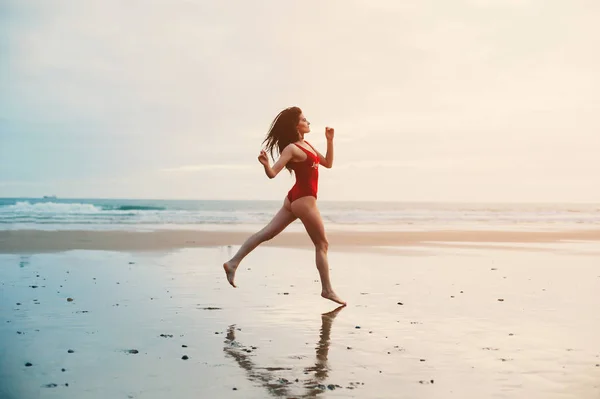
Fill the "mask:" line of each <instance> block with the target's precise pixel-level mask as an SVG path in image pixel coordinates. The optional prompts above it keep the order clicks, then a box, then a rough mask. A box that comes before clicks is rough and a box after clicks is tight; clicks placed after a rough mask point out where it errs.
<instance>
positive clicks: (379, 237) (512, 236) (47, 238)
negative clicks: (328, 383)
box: [0, 229, 600, 254]
mask: <svg viewBox="0 0 600 399" xmlns="http://www.w3.org/2000/svg"><path fill="white" fill-rule="evenodd" d="M250 235H251V233H249V232H239V231H198V230H160V231H152V232H133V231H122V230H113V231H83V230H58V231H44V230H6V231H0V253H5V254H7V253H8V254H10V253H41V252H44V253H49V252H62V251H69V250H110V251H164V250H175V249H182V248H197V247H219V246H228V245H241V244H242V243H243V242H244V240H245V239H246V238H248V237H249V236H250ZM327 237H328V240H329V243H330V250H336V249H339V250H352V249H357V248H362V249H368V248H378V247H405V246H416V245H423V246H431V245H434V246H435V245H441V244H436V243H446V244H447V243H453V244H472V243H505V244H524V243H527V244H534V243H539V244H547V243H559V242H564V241H600V229H595V230H564V231H507V230H485V231H481V230H435V231H433V230H432V231H384V232H366V231H360V232H346V231H344V232H342V231H332V232H328V233H327ZM262 245H264V246H271V247H283V248H311V247H312V245H313V244H312V242H311V241H310V238H309V237H308V235H307V234H306V233H305V232H296V231H284V232H283V233H281V234H280V235H279V236H277V237H275V238H274V239H273V240H271V241H267V242H265V243H263V244H262Z"/></svg>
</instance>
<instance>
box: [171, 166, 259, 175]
mask: <svg viewBox="0 0 600 399" xmlns="http://www.w3.org/2000/svg"><path fill="white" fill-rule="evenodd" d="M248 169H252V168H251V167H250V166H249V165H236V164H203V165H202V164H201V165H184V166H176V167H173V168H164V169H161V170H160V171H161V172H168V173H188V172H201V171H208V170H238V171H239V170H248Z"/></svg>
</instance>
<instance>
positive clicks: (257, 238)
mask: <svg viewBox="0 0 600 399" xmlns="http://www.w3.org/2000/svg"><path fill="white" fill-rule="evenodd" d="M294 220H296V216H294V214H293V213H292V209H291V207H290V201H289V200H288V199H287V198H286V199H285V200H284V202H283V206H282V207H281V209H280V210H279V212H277V214H276V215H275V216H274V217H273V219H272V220H271V222H269V224H268V225H266V226H265V227H264V228H263V229H262V230H260V231H259V232H257V233H255V234H253V235H251V236H250V237H248V239H247V240H246V241H245V242H244V243H243V244H242V246H241V247H240V249H239V250H238V251H237V253H236V254H235V255H234V256H233V258H231V259H230V260H229V261H227V262H225V263H224V264H223V268H224V269H225V274H226V275H227V281H229V284H231V285H232V286H234V287H235V283H234V281H233V280H234V278H235V271H236V269H237V268H238V266H239V264H240V262H241V261H242V259H244V258H245V257H246V255H248V254H249V253H250V252H252V251H253V250H254V248H256V247H257V246H259V245H260V244H261V243H263V242H265V241H268V240H270V239H272V238H274V237H275V236H276V235H277V234H279V233H281V232H282V231H283V230H284V229H285V228H286V227H287V226H288V225H289V224H290V223H292V222H293V221H294Z"/></svg>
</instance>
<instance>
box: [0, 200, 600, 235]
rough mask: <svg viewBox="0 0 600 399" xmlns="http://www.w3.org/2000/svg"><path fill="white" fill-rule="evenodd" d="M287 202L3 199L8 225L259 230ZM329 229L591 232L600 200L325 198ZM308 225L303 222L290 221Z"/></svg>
mask: <svg viewBox="0 0 600 399" xmlns="http://www.w3.org/2000/svg"><path fill="white" fill-rule="evenodd" d="M281 205H282V201H217V200H140V199H91V198H87V199H72V198H69V199H67V198H46V199H40V198H0V230H25V229H34V230H110V229H118V230H130V231H151V230H157V229H194V230H235V231H238V230H242V231H244V230H255V229H256V228H258V227H260V226H262V225H264V224H266V223H268V222H269V220H270V219H271V218H272V217H273V215H274V214H275V213H276V212H277V210H278V209H279V208H280V207H281ZM319 208H320V211H321V215H322V217H323V220H324V222H325V226H326V229H328V230H331V229H335V230H360V231H369V230H372V231H383V230H426V229H448V228H450V229H457V228H465V229H487V228H489V229H497V228H511V229H525V230H526V229H535V230H539V229H550V230H551V229H555V228H556V229H558V228H561V229H564V228H573V229H587V228H597V227H598V226H600V204H467V203H441V202H439V203H433V202H432V203H427V202H334V201H319ZM290 228H292V229H301V228H302V226H301V224H300V222H296V223H294V224H292V226H290Z"/></svg>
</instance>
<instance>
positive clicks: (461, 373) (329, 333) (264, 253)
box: [0, 242, 600, 399]
mask: <svg viewBox="0 0 600 399" xmlns="http://www.w3.org/2000/svg"><path fill="white" fill-rule="evenodd" d="M514 247H515V248H521V249H522V250H520V251H507V250H506V249H503V248H501V247H500V248H493V244H489V245H488V244H485V245H482V246H481V247H479V248H478V247H477V244H472V245H471V246H470V247H465V248H462V247H458V248H455V247H447V246H436V247H432V246H423V245H413V246H411V247H410V251H408V250H407V251H406V252H404V253H402V252H398V254H396V255H394V256H389V255H383V254H377V253H370V252H360V251H358V252H356V251H355V252H344V251H340V252H332V253H331V254H330V262H331V269H332V278H333V282H334V286H335V288H336V290H337V291H338V293H339V294H340V296H342V298H344V299H345V300H347V301H348V302H349V306H347V307H345V308H342V309H336V305H335V304H333V303H331V302H329V301H327V300H324V299H322V298H320V297H319V292H320V284H319V282H318V274H317V271H316V269H315V267H314V265H313V261H314V254H313V252H312V251H310V250H307V249H304V248H274V247H259V248H258V249H257V250H256V251H255V252H253V253H252V254H251V255H250V256H249V257H248V258H247V259H246V260H245V261H244V263H243V264H242V265H241V266H240V269H239V271H238V275H237V277H236V283H237V284H238V286H239V288H237V289H234V288H231V287H230V286H229V285H228V284H227V282H226V280H225V275H224V273H223V269H222V267H221V264H222V263H223V261H224V260H226V259H227V258H228V257H229V256H231V253H232V252H233V251H235V250H236V249H237V247H236V246H235V245H233V246H232V247H228V246H216V247H206V248H187V249H179V250H164V251H159V250H156V251H153V252H145V251H143V252H126V251H97V250H75V251H66V252H56V253H36V254H4V255H0V293H1V295H2V296H1V298H0V299H1V302H0V303H1V306H2V307H1V312H0V342H1V343H2V344H1V345H0V397H2V398H8V399H13V398H14V399H17V398H18V399H27V398H67V399H68V398H164V397H172V398H180V397H182V398H183V397H207V398H209V397H210V398H267V397H274V398H317V397H323V398H328V397H332V398H334V397H340V398H550V399H552V398H577V399H582V398H583V399H586V398H597V397H598V396H599V395H600V340H598V336H600V315H599V312H598V309H600V295H598V292H600V269H599V268H598V256H597V253H598V252H599V251H600V245H599V244H598V243H596V242H585V243H584V242H581V243H550V244H548V243H536V244H531V243H521V244H519V243H515V244H514ZM69 298H71V299H72V301H69ZM69 350H72V351H73V352H72V353H69ZM184 356H186V357H187V359H184ZM28 363H30V364H31V365H30V366H28V365H27V364H28ZM63 370H64V371H63ZM67 384H68V386H67Z"/></svg>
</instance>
